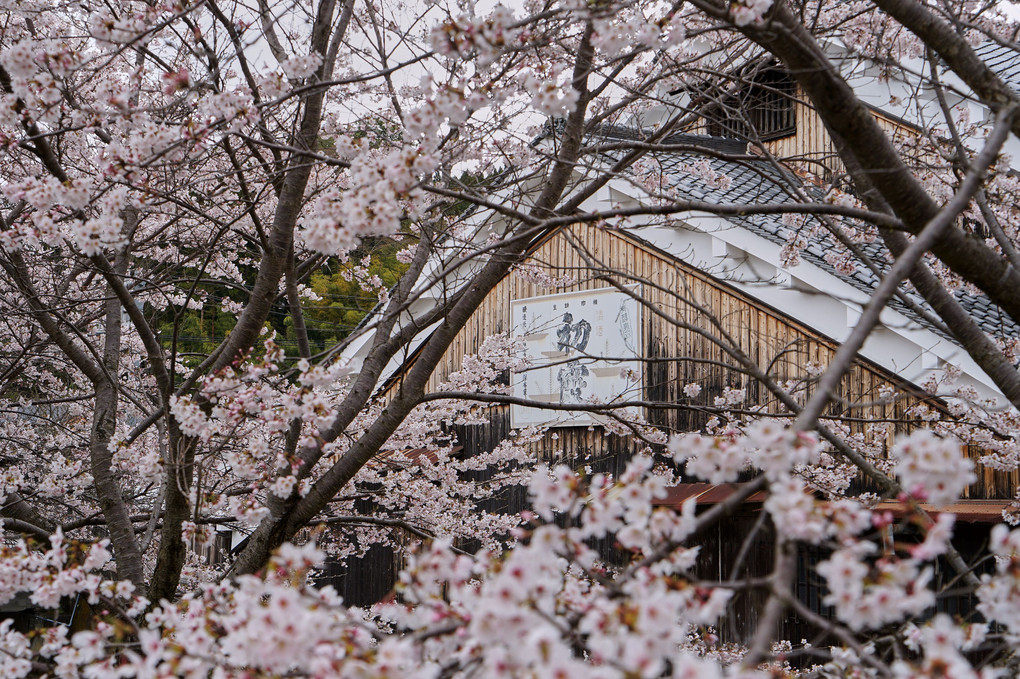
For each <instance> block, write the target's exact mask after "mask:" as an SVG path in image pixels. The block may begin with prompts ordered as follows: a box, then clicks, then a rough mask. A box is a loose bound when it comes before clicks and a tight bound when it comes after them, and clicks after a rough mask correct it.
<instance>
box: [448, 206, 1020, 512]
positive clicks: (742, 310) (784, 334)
mask: <svg viewBox="0 0 1020 679" xmlns="http://www.w3.org/2000/svg"><path fill="white" fill-rule="evenodd" d="M582 253H583V254H584V257H582ZM591 260H595V261H597V262H598V263H599V264H598V265H597V267H596V268H594V269H593V268H592V267H589V266H588V265H587V264H586V261H591ZM532 261H533V262H534V263H536V264H538V265H540V266H541V267H542V268H544V269H545V270H546V271H547V272H548V273H549V274H550V276H551V277H553V278H557V277H560V276H562V275H564V274H569V275H570V276H571V277H572V278H573V279H574V280H575V281H577V283H576V284H575V285H572V286H570V287H568V288H562V289H558V290H547V289H543V288H542V287H540V286H538V285H536V284H534V283H532V282H530V281H529V280H525V279H524V278H523V277H521V276H518V275H515V274H511V275H510V276H508V277H507V278H506V279H504V280H503V281H502V282H501V283H500V284H499V285H497V286H496V288H495V290H494V291H493V292H492V293H491V294H490V295H489V297H488V299H487V300H486V302H485V303H484V304H483V305H482V306H481V307H480V308H479V309H478V311H476V312H475V315H474V316H473V317H472V319H471V320H470V321H469V322H468V324H467V326H466V327H465V328H464V329H463V330H462V331H461V332H460V334H459V335H458V336H457V338H456V339H455V340H454V343H453V345H452V346H451V348H450V350H449V351H448V353H447V355H446V358H445V359H444V361H443V362H442V363H441V364H440V366H438V368H437V370H436V372H435V374H434V376H433V378H432V380H431V383H430V385H429V388H430V389H432V390H434V389H436V388H437V387H438V386H439V385H440V384H441V383H442V382H443V381H445V380H446V379H447V378H448V376H449V375H450V373H452V372H454V371H456V370H459V369H460V367H461V361H462V358H463V357H464V356H465V355H468V354H473V353H475V352H476V351H477V350H478V348H479V346H480V344H481V343H482V341H484V339H485V338H486V337H488V336H490V335H492V334H495V333H504V332H508V331H509V320H510V300H511V299H521V298H526V297H534V296H537V295H543V294H551V293H553V292H569V291H576V290H586V289H596V288H604V287H607V285H608V284H607V283H606V282H605V280H599V279H598V278H597V276H598V275H600V274H603V275H610V274H611V273H612V272H613V271H614V270H615V271H619V272H620V273H621V274H623V275H620V276H617V280H619V281H620V282H621V283H624V284H627V283H630V282H633V278H628V277H627V275H626V273H627V272H631V276H633V277H636V278H639V279H643V280H646V281H647V282H648V284H646V285H645V286H644V293H643V296H644V298H645V299H646V300H648V304H649V307H648V308H645V309H644V311H643V337H644V342H645V348H646V357H647V358H648V359H649V361H648V362H647V364H646V367H645V386H646V396H647V398H648V399H650V400H655V401H659V402H664V403H677V404H682V405H684V406H688V407H682V408H677V409H670V410H665V411H654V412H651V413H648V419H649V421H650V422H652V423H654V424H656V425H659V426H662V427H664V428H667V429H670V430H674V431H692V430H698V429H700V428H702V427H703V426H704V425H705V423H706V421H707V420H708V418H709V417H710V414H708V413H706V412H704V411H703V410H699V409H698V408H697V406H698V405H705V404H711V403H712V400H713V399H714V397H716V396H717V395H719V394H720V393H721V392H722V389H723V388H724V387H726V386H730V387H744V388H746V389H747V391H748V401H747V403H748V405H755V406H757V405H763V406H765V407H766V408H767V409H768V410H769V411H772V412H779V411H781V408H780V407H779V405H778V404H777V403H776V401H775V400H774V399H773V398H772V397H771V396H770V395H769V394H768V393H767V391H766V390H765V389H764V388H762V387H760V385H757V384H754V383H753V381H752V380H750V379H749V378H748V377H747V376H745V375H743V374H741V372H740V371H739V370H738V363H737V362H736V361H735V360H734V359H733V358H732V357H730V356H728V355H727V354H726V352H725V351H724V350H723V348H721V347H720V346H718V345H716V344H714V343H713V342H711V341H709V340H708V339H706V338H705V337H704V336H703V335H702V334H700V333H699V330H704V331H707V332H708V333H710V334H713V335H718V332H716V330H715V328H714V326H713V322H712V319H711V317H710V314H711V315H714V316H715V319H716V321H717V322H718V324H719V326H720V327H721V329H722V330H723V332H724V333H725V334H726V335H728V336H729V337H730V338H731V339H732V340H733V342H734V343H735V344H736V346H737V347H738V348H739V349H740V350H741V351H743V352H744V353H745V354H746V355H747V356H749V357H750V358H751V359H752V360H754V361H756V362H757V364H758V365H759V366H761V367H762V368H764V369H767V370H768V373H769V374H770V375H771V376H772V377H773V378H775V379H776V380H778V381H780V382H785V381H795V382H796V381H802V380H804V379H806V378H807V377H808V375H807V374H806V372H805V370H804V366H805V365H806V364H807V362H808V361H814V362H816V363H819V364H821V365H826V364H828V363H829V361H830V360H831V358H832V356H833V355H834V352H835V348H836V347H835V345H834V344H833V343H832V342H831V341H829V340H828V339H827V338H825V337H822V336H820V335H818V334H817V333H814V332H812V331H811V330H810V329H809V328H807V327H805V326H803V325H801V324H799V323H796V322H795V321H793V320H791V319H788V318H786V317H783V316H781V315H780V314H778V313H777V312H775V311H773V310H771V309H769V308H767V307H765V306H764V305H762V304H760V303H758V302H756V301H754V300H753V299H751V298H748V297H747V296H745V295H743V294H741V293H740V292H738V291H737V290H735V289H733V288H731V287H730V286H728V285H726V284H725V283H723V282H720V281H717V280H715V279H713V278H712V277H710V276H708V275H706V274H705V273H703V272H700V271H698V270H696V269H693V268H692V267H689V266H687V265H685V264H682V263H680V262H678V261H676V260H673V259H671V258H669V257H668V256H665V255H662V254H660V253H658V252H657V251H655V250H653V249H652V248H650V247H647V246H645V245H643V244H642V243H640V242H638V241H636V240H634V239H632V238H630V237H628V236H626V235H625V234H623V233H622V232H619V231H612V230H607V229H602V228H597V227H594V226H590V225H575V226H574V227H571V228H570V229H569V230H565V231H561V232H560V233H558V234H557V235H554V236H552V237H551V238H550V239H548V240H547V241H545V242H544V243H543V244H541V245H540V246H539V247H538V248H537V250H536V251H535V252H534V253H533V255H532ZM599 267H601V270H600V269H599ZM688 301H690V302H693V303H694V304H696V305H698V306H700V307H703V308H704V310H705V311H706V312H707V313H703V312H702V311H699V310H698V309H696V308H695V307H693V306H692V305H691V304H688V303H687V302H688ZM653 310H658V311H660V312H661V313H662V314H665V315H666V316H667V317H672V318H675V319H678V320H679V321H681V322H683V323H686V324H688V326H689V327H678V325H676V324H674V323H672V322H670V321H669V320H668V318H662V317H660V316H658V315H656V313H654V312H653ZM689 382H695V383H698V384H699V385H701V387H702V393H701V395H700V396H699V397H698V398H697V399H694V400H693V401H691V400H690V399H688V398H687V397H685V396H684V395H683V394H682V389H683V386H684V385H685V384H687V383H689ZM887 384H892V385H893V386H895V387H896V389H897V390H898V391H899V392H900V393H901V395H905V396H904V397H903V398H900V399H899V400H897V401H895V402H892V403H888V402H882V401H880V399H879V389H880V388H881V387H882V386H884V385H887ZM918 395H919V392H917V391H916V390H915V389H914V388H913V387H912V386H911V385H909V384H907V383H904V382H902V381H901V380H899V379H897V378H896V376H895V375H892V374H890V373H887V372H885V371H883V370H882V369H881V368H878V367H877V366H873V365H870V364H866V363H864V362H858V363H857V364H855V365H854V367H853V368H852V370H851V371H850V372H849V374H848V375H847V376H846V377H845V378H844V379H843V382H842V384H841V387H840V401H839V402H838V403H835V404H833V405H832V406H831V407H830V408H829V411H828V414H829V415H832V416H846V417H848V418H850V419H849V420H848V422H847V425H848V426H849V428H850V429H851V431H854V432H861V431H863V430H864V429H865V428H866V427H867V426H869V423H870V426H874V427H878V428H879V429H880V430H881V432H882V433H883V435H884V436H885V437H886V438H887V440H891V437H892V435H893V433H894V431H895V430H902V429H904V428H905V425H903V424H896V422H900V421H902V420H903V418H904V417H905V415H904V413H905V411H906V410H907V409H908V408H909V407H910V405H911V404H913V403H916V402H917V398H918V397H919V396H918ZM492 410H493V411H494V412H493V416H494V419H493V422H494V425H495V422H496V418H499V421H500V422H503V421H504V420H503V419H502V418H505V417H506V413H505V412H504V411H505V410H506V409H505V408H494V409H492ZM503 427H505V424H503V425H501V426H500V427H499V428H500V429H502V428H503ZM481 438H482V439H486V440H490V439H491V438H492V437H489V436H481ZM631 448H632V444H631V443H629V442H628V441H626V440H618V439H617V437H615V436H612V435H608V436H607V435H605V434H604V432H603V430H602V428H600V427H595V428H593V429H592V430H591V431H589V429H588V428H587V427H579V428H559V429H556V430H554V431H552V432H550V433H549V434H547V435H546V440H545V441H544V442H543V443H541V444H540V445H539V446H538V450H536V454H540V455H544V456H548V457H555V458H560V459H564V460H570V461H574V462H577V463H586V464H588V463H592V462H595V463H597V466H599V467H600V468H604V470H605V471H615V470H617V469H618V468H619V467H620V466H621V464H623V461H624V460H625V459H626V458H627V457H629V453H630V451H631ZM975 454H976V451H975ZM1017 476H1018V475H1017V474H1016V473H1011V474H1004V473H1000V472H987V473H984V474H982V478H980V479H979V481H978V482H977V483H976V484H974V486H972V487H971V489H970V496H971V497H988V498H1012V497H1013V493H1014V492H1015V488H1016V483H1017Z"/></svg>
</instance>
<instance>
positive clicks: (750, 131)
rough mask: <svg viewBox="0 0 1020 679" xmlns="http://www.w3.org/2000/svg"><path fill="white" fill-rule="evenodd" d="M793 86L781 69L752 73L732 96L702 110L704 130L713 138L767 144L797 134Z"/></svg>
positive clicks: (793, 83) (794, 85)
mask: <svg viewBox="0 0 1020 679" xmlns="http://www.w3.org/2000/svg"><path fill="white" fill-rule="evenodd" d="M796 89H797V87H796V83H795V82H794V80H793V78H791V77H790V75H789V74H788V73H787V72H786V71H783V70H781V69H778V68H770V69H767V70H763V71H760V72H758V73H755V74H754V75H753V76H751V77H750V78H749V81H748V82H744V83H743V84H741V85H740V87H739V90H738V91H737V93H736V94H730V95H728V96H725V97H721V98H720V99H718V100H717V101H715V102H713V103H712V104H709V105H708V106H706V107H705V108H704V109H703V110H702V115H704V117H705V123H706V131H707V132H708V134H710V135H712V136H714V137H736V138H738V139H758V140H761V141H769V140H772V139H779V138H781V137H788V136H790V135H793V134H796V133H797V109H796V106H795V103H796V102H795V94H796Z"/></svg>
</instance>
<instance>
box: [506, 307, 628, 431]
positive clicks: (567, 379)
mask: <svg viewBox="0 0 1020 679" xmlns="http://www.w3.org/2000/svg"><path fill="white" fill-rule="evenodd" d="M510 316H511V324H512V330H511V334H512V335H513V336H514V337H515V338H519V339H521V340H523V342H522V345H523V347H524V348H523V351H524V353H525V355H526V356H527V357H528V358H529V359H530V363H531V367H530V368H529V369H528V370H526V371H523V372H520V373H516V374H514V376H513V394H514V396H516V397H518V398H522V399H527V400H529V401H534V402H536V403H549V404H564V405H570V404H579V405H587V404H608V403H614V402H620V401H627V400H636V399H639V398H640V397H641V362H640V361H639V360H636V359H638V358H640V356H641V346H642V339H641V308H640V306H639V305H638V302H637V300H636V299H634V298H633V297H631V296H630V295H627V294H625V293H623V292H621V291H620V290H618V289H616V288H602V289H599V290H584V291H581V292H569V293H562V294H555V295H545V296H542V297H531V298H528V299H521V300H514V301H512V302H511V303H510ZM635 412H636V411H632V412H631V413H630V414H632V415H633V414H635ZM605 419H606V418H605V416H604V415H600V414H598V413H592V412H584V411H570V410H547V409H543V408H541V407H538V406H535V407H532V406H524V405H512V406H511V407H510V423H511V426H513V427H526V426H530V425H549V426H554V427H556V426H560V427H573V426H584V425H591V424H599V423H601V422H603V421H605Z"/></svg>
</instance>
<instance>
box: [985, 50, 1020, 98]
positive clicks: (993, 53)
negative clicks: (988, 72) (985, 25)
mask: <svg viewBox="0 0 1020 679" xmlns="http://www.w3.org/2000/svg"><path fill="white" fill-rule="evenodd" d="M974 52H975V54H977V55H978V56H979V57H981V60H982V61H984V62H985V64H986V65H987V66H988V68H990V69H992V70H993V71H995V72H996V73H998V74H999V77H1000V78H1002V79H1003V80H1004V81H1005V82H1006V83H1007V84H1008V85H1009V86H1010V87H1012V88H1013V89H1014V90H1018V91H1020V52H1017V51H1016V50H1015V49H1013V48H1012V47H1006V46H1004V45H999V44H998V43H994V42H986V43H983V44H981V45H979V46H977V47H975V48H974Z"/></svg>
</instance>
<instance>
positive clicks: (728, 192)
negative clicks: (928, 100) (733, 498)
mask: <svg viewBox="0 0 1020 679" xmlns="http://www.w3.org/2000/svg"><path fill="white" fill-rule="evenodd" d="M1016 74H1017V78H1018V80H1017V82H1018V83H1020V56H1017V58H1016ZM624 129H626V128H616V127H614V128H611V129H604V130H603V131H602V134H603V135H604V136H605V137H609V138H612V139H641V138H646V137H647V134H642V133H641V132H639V131H630V132H629V133H628V134H627V135H626V136H624V135H622V134H619V133H618V131H619V130H624ZM667 143H672V144H691V145H700V144H704V148H705V149H706V150H707V153H709V154H711V153H713V152H716V153H725V154H732V155H744V154H745V146H744V144H743V142H739V141H736V140H731V139H719V138H712V137H700V136H696V135H675V136H674V137H671V138H669V141H668V142H667ZM653 158H654V160H655V161H657V162H658V163H659V166H660V167H661V168H662V171H663V172H664V173H668V174H669V175H670V177H671V180H672V186H673V188H674V190H675V191H676V192H677V194H678V197H680V198H682V199H686V200H695V201H704V202H711V203H717V204H747V205H765V204H788V203H793V202H796V199H795V198H794V197H792V196H791V195H790V194H789V192H787V191H786V190H785V189H784V185H785V182H784V179H783V178H782V176H781V175H780V174H779V172H778V171H777V170H776V169H775V168H774V167H773V166H772V165H771V164H770V163H768V162H767V161H765V160H754V159H752V160H730V159H725V158H718V157H713V156H711V155H706V153H699V152H698V151H697V150H694V149H692V150H689V151H687V150H684V151H669V152H665V153H657V154H654V156H653ZM702 159H707V160H708V162H709V165H710V166H711V168H712V170H713V171H715V172H716V173H718V174H724V175H726V176H728V177H729V178H730V180H731V182H730V185H729V187H728V188H722V187H713V186H709V185H708V184H707V183H706V182H705V181H704V180H702V179H700V178H698V177H695V176H693V175H692V174H690V173H688V172H685V171H684V169H683V167H684V166H685V165H691V164H693V163H694V162H697V161H700V160H702ZM818 198H819V199H821V196H819V197H818ZM725 218H726V219H727V220H728V221H729V222H730V223H731V224H733V225H734V226H738V227H741V228H744V229H747V230H748V231H751V232H752V233H755V234H757V235H759V236H761V237H762V238H764V239H766V240H768V241H770V242H772V243H775V244H777V245H784V244H785V243H786V242H787V240H788V237H789V236H790V235H791V229H790V228H789V227H787V226H785V225H784V224H783V223H782V217H781V216H780V215H743V216H726V217H725ZM817 224H818V222H817V221H816V220H814V219H813V218H810V217H809V218H808V219H807V220H806V223H805V227H802V228H804V229H805V231H806V230H807V229H808V228H810V227H811V226H812V225H817ZM834 246H835V241H834V240H833V241H831V242H830V241H826V242H820V241H818V240H817V239H815V240H812V241H809V243H808V245H807V247H806V248H804V250H802V251H801V257H802V259H804V260H805V261H808V262H810V263H811V264H814V265H815V266H818V267H820V268H821V269H823V270H825V271H827V272H828V273H830V274H832V275H833V276H835V277H837V278H839V279H841V280H843V281H845V282H847V283H849V284H850V285H852V286H854V287H855V288H857V289H858V290H861V291H862V292H865V293H868V294H871V293H872V292H873V291H874V290H875V288H876V286H877V285H878V282H879V279H878V277H877V276H876V275H875V274H874V273H872V271H871V270H870V269H868V268H867V267H865V266H863V265H861V264H858V265H857V267H856V270H855V271H854V272H853V273H852V274H849V275H848V274H844V273H841V272H839V271H838V270H837V269H836V268H835V267H834V266H832V265H831V264H829V263H828V262H827V261H826V260H825V255H826V253H827V252H829V251H831V250H832V248H833V247H834ZM861 249H862V250H863V251H864V252H865V253H866V254H867V256H868V257H869V258H870V259H871V260H872V261H873V262H874V263H875V264H876V265H877V266H878V268H879V269H880V270H884V269H886V268H887V267H888V262H889V261H890V260H891V258H890V256H889V252H888V251H887V250H886V248H885V246H884V245H882V243H881V241H879V240H876V241H873V242H871V243H863V244H862V245H861ZM903 290H904V291H905V292H906V294H907V295H909V296H910V297H911V299H912V300H914V301H915V302H917V304H918V306H919V307H921V308H925V309H927V308H928V307H927V304H926V303H925V302H924V301H923V300H922V299H921V298H920V297H919V296H918V295H917V293H915V292H913V290H912V289H910V288H909V287H908V286H905V287H904V288H903ZM956 299H957V300H958V301H959V303H960V304H961V306H963V307H964V309H965V310H967V311H968V313H970V314H971V315H972V316H973V317H974V318H975V320H977V321H978V323H979V325H980V326H981V328H982V329H983V330H984V331H985V332H987V333H988V334H989V335H991V336H993V337H1005V336H1015V335H1017V334H1020V326H1018V325H1017V324H1016V323H1015V322H1014V321H1013V319H1011V318H1010V317H1009V316H1008V315H1007V314H1005V313H1003V312H1002V311H1001V310H1000V309H999V308H998V307H996V306H994V305H993V304H992V303H991V301H990V300H989V299H988V298H987V297H984V296H982V295H974V294H971V293H969V292H966V291H960V292H957V293H956ZM889 305H890V306H891V307H893V308H894V309H896V310H897V311H899V312H901V313H903V314H904V315H905V316H906V317H907V318H909V319H910V320H911V321H913V322H915V323H918V324H919V325H921V326H923V327H926V328H928V329H930V330H934V331H935V332H938V334H939V335H941V336H943V337H947V336H946V335H945V334H944V333H942V332H941V331H939V330H938V329H937V328H935V327H934V326H933V325H932V324H930V323H929V322H928V321H927V320H926V319H924V318H923V317H922V316H920V315H919V314H917V313H916V312H914V311H913V310H912V309H911V308H910V307H909V306H908V305H906V304H904V303H903V302H902V301H901V300H899V299H896V298H894V299H893V300H892V301H891V302H890V303H889ZM947 339H951V338H948V337H947Z"/></svg>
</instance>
